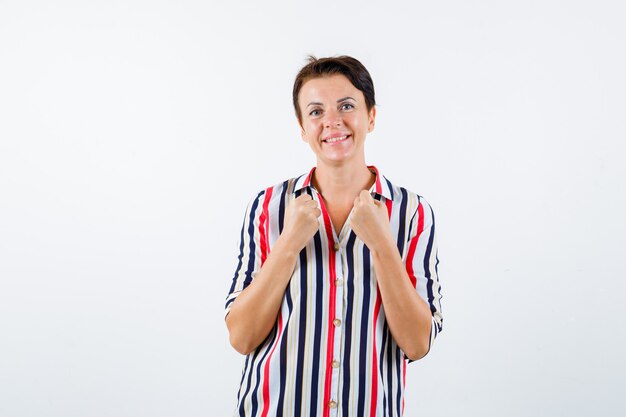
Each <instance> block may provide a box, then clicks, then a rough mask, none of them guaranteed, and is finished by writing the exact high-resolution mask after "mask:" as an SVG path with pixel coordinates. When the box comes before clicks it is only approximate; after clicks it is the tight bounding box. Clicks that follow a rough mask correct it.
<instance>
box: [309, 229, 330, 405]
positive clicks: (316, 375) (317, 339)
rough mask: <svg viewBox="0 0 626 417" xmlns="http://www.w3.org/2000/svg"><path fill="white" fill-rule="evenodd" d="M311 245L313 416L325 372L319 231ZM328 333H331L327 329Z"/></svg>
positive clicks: (320, 240) (321, 255)
mask: <svg viewBox="0 0 626 417" xmlns="http://www.w3.org/2000/svg"><path fill="white" fill-rule="evenodd" d="M313 243H314V245H315V255H314V258H315V314H316V316H315V327H314V332H313V361H312V363H311V369H313V370H319V371H320V372H313V375H311V404H310V406H309V415H311V416H314V415H316V414H317V403H318V398H317V396H318V392H317V387H318V384H319V379H320V378H322V379H324V376H325V372H324V369H322V361H321V354H320V343H321V339H322V320H321V317H318V316H317V314H319V313H321V312H322V311H323V307H322V305H323V302H324V264H323V263H322V261H323V260H324V259H323V258H324V257H323V254H322V239H321V235H320V232H319V230H318V231H317V232H316V233H315V236H313ZM328 331H332V329H329V330H328Z"/></svg>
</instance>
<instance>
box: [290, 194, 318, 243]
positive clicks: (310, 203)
mask: <svg viewBox="0 0 626 417" xmlns="http://www.w3.org/2000/svg"><path fill="white" fill-rule="evenodd" d="M321 215H322V211H321V210H320V209H319V208H318V206H317V201H315V200H313V198H312V197H311V196H310V195H309V194H306V193H303V194H301V195H300V196H299V197H297V198H296V199H294V200H293V201H292V202H291V203H290V204H289V205H288V206H287V209H286V210H285V222H284V226H283V233H282V234H283V235H285V238H286V239H287V241H288V242H289V244H290V246H292V248H294V250H295V251H296V252H300V251H301V250H302V248H304V247H305V246H306V244H307V243H308V242H309V240H311V238H312V237H313V236H314V235H315V233H316V232H317V231H318V229H319V220H318V218H319V217H320V216H321Z"/></svg>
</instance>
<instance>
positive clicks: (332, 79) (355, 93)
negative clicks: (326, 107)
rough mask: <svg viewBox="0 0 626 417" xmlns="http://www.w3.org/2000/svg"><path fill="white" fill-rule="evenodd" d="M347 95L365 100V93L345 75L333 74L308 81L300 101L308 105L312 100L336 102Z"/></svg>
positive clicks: (303, 87) (299, 98) (301, 91)
mask: <svg viewBox="0 0 626 417" xmlns="http://www.w3.org/2000/svg"><path fill="white" fill-rule="evenodd" d="M347 96H350V97H353V98H354V99H356V100H358V101H363V100H364V97H363V93H362V92H361V91H360V90H359V89H357V88H356V87H355V86H354V85H352V83H351V82H350V80H348V78H346V76H345V75H342V74H333V75H330V76H324V77H319V78H312V79H310V80H308V81H306V82H305V83H304V84H303V85H302V88H301V89H300V94H299V96H298V101H299V102H300V104H301V105H305V106H306V105H307V104H308V103H309V102H311V101H321V102H323V101H326V100H328V101H332V102H334V101H336V100H337V99H341V98H344V97H347Z"/></svg>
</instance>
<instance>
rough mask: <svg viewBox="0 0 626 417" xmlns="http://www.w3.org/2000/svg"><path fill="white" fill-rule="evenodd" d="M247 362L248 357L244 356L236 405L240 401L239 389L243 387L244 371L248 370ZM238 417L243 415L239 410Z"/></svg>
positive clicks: (248, 360)
mask: <svg viewBox="0 0 626 417" xmlns="http://www.w3.org/2000/svg"><path fill="white" fill-rule="evenodd" d="M248 362H250V355H246V362H245V363H244V365H243V370H242V371H241V381H239V390H238V391H237V403H239V399H240V395H241V388H242V387H243V380H244V377H245V376H246V370H247V369H248ZM239 415H243V414H241V410H240V413H239Z"/></svg>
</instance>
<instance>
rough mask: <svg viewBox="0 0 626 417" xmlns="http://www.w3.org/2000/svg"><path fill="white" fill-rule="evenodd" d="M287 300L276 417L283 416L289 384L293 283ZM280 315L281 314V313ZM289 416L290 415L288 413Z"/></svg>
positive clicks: (286, 296) (288, 288)
mask: <svg viewBox="0 0 626 417" xmlns="http://www.w3.org/2000/svg"><path fill="white" fill-rule="evenodd" d="M285 298H286V300H287V310H288V312H287V321H286V322H285V323H283V329H284V330H283V334H282V336H281V340H280V392H279V395H278V403H277V405H276V416H277V417H278V416H282V415H283V404H284V402H285V387H286V384H287V366H286V365H287V337H288V336H287V333H288V329H289V319H290V318H291V311H292V310H293V303H292V301H291V281H290V282H289V285H287V290H286V291H285ZM278 314H281V313H280V312H279V313H278ZM287 414H289V413H287Z"/></svg>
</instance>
